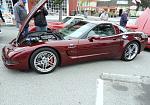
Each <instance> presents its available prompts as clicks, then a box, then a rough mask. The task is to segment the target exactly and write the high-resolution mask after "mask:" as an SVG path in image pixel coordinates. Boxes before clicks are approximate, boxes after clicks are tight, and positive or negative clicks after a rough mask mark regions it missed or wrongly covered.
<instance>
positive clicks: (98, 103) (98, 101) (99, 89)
mask: <svg viewBox="0 0 150 105" xmlns="http://www.w3.org/2000/svg"><path fill="white" fill-rule="evenodd" d="M103 88H104V81H103V80H102V79H97V96H96V105H103V102H104V98H103V96H104V93H103V90H104V89H103Z"/></svg>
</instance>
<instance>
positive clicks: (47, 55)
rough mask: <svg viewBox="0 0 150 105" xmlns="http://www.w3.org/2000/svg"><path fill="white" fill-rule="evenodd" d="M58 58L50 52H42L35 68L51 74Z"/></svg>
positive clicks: (35, 62)
mask: <svg viewBox="0 0 150 105" xmlns="http://www.w3.org/2000/svg"><path fill="white" fill-rule="evenodd" d="M56 62H57V59H56V56H55V55H54V54H53V53H52V52H49V51H43V52H40V53H39V54H38V55H37V56H36V57H35V59H34V65H35V68H36V69H37V70H38V71H40V72H49V71H51V70H53V68H54V67H55V66H56Z"/></svg>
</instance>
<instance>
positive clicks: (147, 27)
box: [136, 8, 150, 35]
mask: <svg viewBox="0 0 150 105" xmlns="http://www.w3.org/2000/svg"><path fill="white" fill-rule="evenodd" d="M136 24H137V27H138V29H137V31H142V32H144V33H145V34H148V35H150V9H149V8H147V9H146V10H145V11H144V12H143V14H142V15H141V16H140V17H139V18H138V19H137V23H136Z"/></svg>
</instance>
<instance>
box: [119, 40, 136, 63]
mask: <svg viewBox="0 0 150 105" xmlns="http://www.w3.org/2000/svg"><path fill="white" fill-rule="evenodd" d="M138 52H139V44H138V43H137V42H131V43H129V44H128V45H127V46H126V47H125V50H124V52H123V56H122V60H124V61H131V60H133V59H134V58H135V57H136V56H137V54H138Z"/></svg>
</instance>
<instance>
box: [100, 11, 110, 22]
mask: <svg viewBox="0 0 150 105" xmlns="http://www.w3.org/2000/svg"><path fill="white" fill-rule="evenodd" d="M108 18H109V16H108V13H107V12H106V11H103V13H102V14H101V15H100V20H101V21H108Z"/></svg>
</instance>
